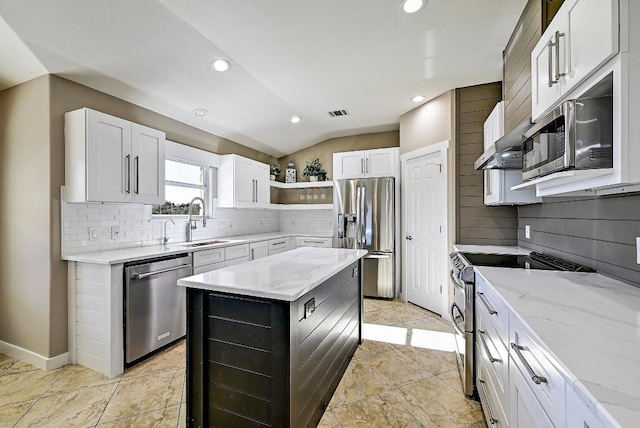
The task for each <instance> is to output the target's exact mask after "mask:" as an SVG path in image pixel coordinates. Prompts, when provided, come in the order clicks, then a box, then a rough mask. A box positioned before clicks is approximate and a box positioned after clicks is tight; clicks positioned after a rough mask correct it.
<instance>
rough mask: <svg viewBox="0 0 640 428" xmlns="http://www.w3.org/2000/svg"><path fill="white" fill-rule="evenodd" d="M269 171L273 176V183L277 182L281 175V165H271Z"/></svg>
mask: <svg viewBox="0 0 640 428" xmlns="http://www.w3.org/2000/svg"><path fill="white" fill-rule="evenodd" d="M269 170H270V174H271V181H276V178H278V176H279V175H280V171H281V170H280V164H279V163H270V164H269Z"/></svg>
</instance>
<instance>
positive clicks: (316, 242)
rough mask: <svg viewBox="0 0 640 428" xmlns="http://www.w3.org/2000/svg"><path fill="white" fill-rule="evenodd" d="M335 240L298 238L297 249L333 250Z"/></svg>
mask: <svg viewBox="0 0 640 428" xmlns="http://www.w3.org/2000/svg"><path fill="white" fill-rule="evenodd" d="M332 241H333V238H316V237H307V238H305V237H301V236H299V237H297V238H296V247H324V248H331V244H332Z"/></svg>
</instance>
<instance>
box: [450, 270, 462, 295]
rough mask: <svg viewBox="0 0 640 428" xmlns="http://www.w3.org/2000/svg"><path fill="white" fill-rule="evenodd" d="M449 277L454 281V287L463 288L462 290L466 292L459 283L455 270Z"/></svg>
mask: <svg viewBox="0 0 640 428" xmlns="http://www.w3.org/2000/svg"><path fill="white" fill-rule="evenodd" d="M449 276H450V277H451V280H452V281H453V285H455V286H456V287H458V288H461V289H462V290H464V291H466V290H465V289H464V285H460V283H459V282H458V278H456V276H455V275H454V272H453V270H451V271H450V272H449Z"/></svg>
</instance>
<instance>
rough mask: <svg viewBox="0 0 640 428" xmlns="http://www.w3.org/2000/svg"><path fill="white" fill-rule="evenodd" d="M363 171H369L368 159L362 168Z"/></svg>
mask: <svg viewBox="0 0 640 428" xmlns="http://www.w3.org/2000/svg"><path fill="white" fill-rule="evenodd" d="M364 172H366V173H369V159H367V160H366V161H365V168H364Z"/></svg>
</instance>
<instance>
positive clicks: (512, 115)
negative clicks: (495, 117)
mask: <svg viewBox="0 0 640 428" xmlns="http://www.w3.org/2000/svg"><path fill="white" fill-rule="evenodd" d="M544 1H546V0H529V2H528V3H527V5H526V7H525V9H524V11H523V12H522V15H521V16H520V19H519V20H518V23H517V24H516V27H515V29H514V32H513V34H512V36H511V39H510V40H509V42H508V43H507V46H506V48H505V50H504V53H503V58H504V64H503V67H504V68H503V76H504V105H505V109H504V117H505V130H504V131H505V134H508V133H509V132H511V131H512V130H513V129H514V128H515V127H516V126H517V125H519V124H520V123H521V122H523V121H525V120H531V84H530V82H531V51H532V50H533V47H534V46H535V44H536V43H537V42H538V40H540V37H541V36H542V19H541V17H542V3H543V2H544ZM526 82H529V84H527V83H526Z"/></svg>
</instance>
